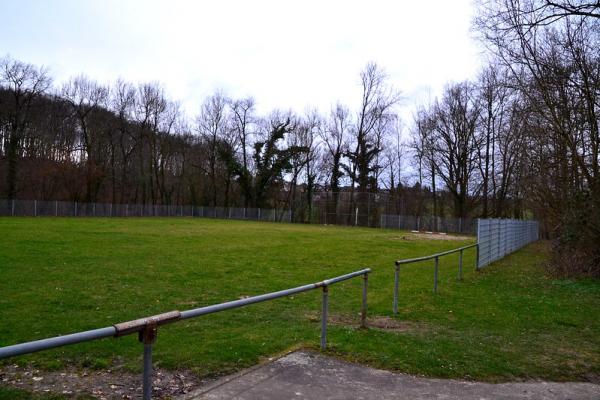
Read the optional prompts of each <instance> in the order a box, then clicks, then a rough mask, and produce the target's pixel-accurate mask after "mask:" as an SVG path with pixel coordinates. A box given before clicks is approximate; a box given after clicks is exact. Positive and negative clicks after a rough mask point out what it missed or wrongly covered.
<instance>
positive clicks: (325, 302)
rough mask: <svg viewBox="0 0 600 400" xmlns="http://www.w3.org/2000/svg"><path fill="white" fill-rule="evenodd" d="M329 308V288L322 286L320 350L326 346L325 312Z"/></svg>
mask: <svg viewBox="0 0 600 400" xmlns="http://www.w3.org/2000/svg"><path fill="white" fill-rule="evenodd" d="M328 309H329V289H328V288H327V286H323V304H322V310H321V350H325V348H326V347H327V312H328Z"/></svg>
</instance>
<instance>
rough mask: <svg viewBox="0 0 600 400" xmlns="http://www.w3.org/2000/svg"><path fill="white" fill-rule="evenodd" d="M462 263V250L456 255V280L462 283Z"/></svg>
mask: <svg viewBox="0 0 600 400" xmlns="http://www.w3.org/2000/svg"><path fill="white" fill-rule="evenodd" d="M462 261H463V250H461V251H460V253H458V280H459V281H462Z"/></svg>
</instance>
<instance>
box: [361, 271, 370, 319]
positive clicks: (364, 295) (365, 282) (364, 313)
mask: <svg viewBox="0 0 600 400" xmlns="http://www.w3.org/2000/svg"><path fill="white" fill-rule="evenodd" d="M368 285H369V274H368V273H367V272H365V274H364V275H363V288H362V308H361V310H360V326H361V328H366V327H367V287H368Z"/></svg>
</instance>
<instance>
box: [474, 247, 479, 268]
mask: <svg viewBox="0 0 600 400" xmlns="http://www.w3.org/2000/svg"><path fill="white" fill-rule="evenodd" d="M475 249H476V250H477V255H476V256H475V271H479V242H477V246H475Z"/></svg>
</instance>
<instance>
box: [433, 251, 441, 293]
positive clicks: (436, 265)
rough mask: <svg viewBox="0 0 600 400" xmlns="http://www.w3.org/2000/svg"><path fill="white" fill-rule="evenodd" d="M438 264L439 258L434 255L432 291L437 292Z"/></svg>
mask: <svg viewBox="0 0 600 400" xmlns="http://www.w3.org/2000/svg"><path fill="white" fill-rule="evenodd" d="M439 265H440V258H439V257H436V258H435V269H434V270H433V293H436V292H437V286H438V269H439Z"/></svg>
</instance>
